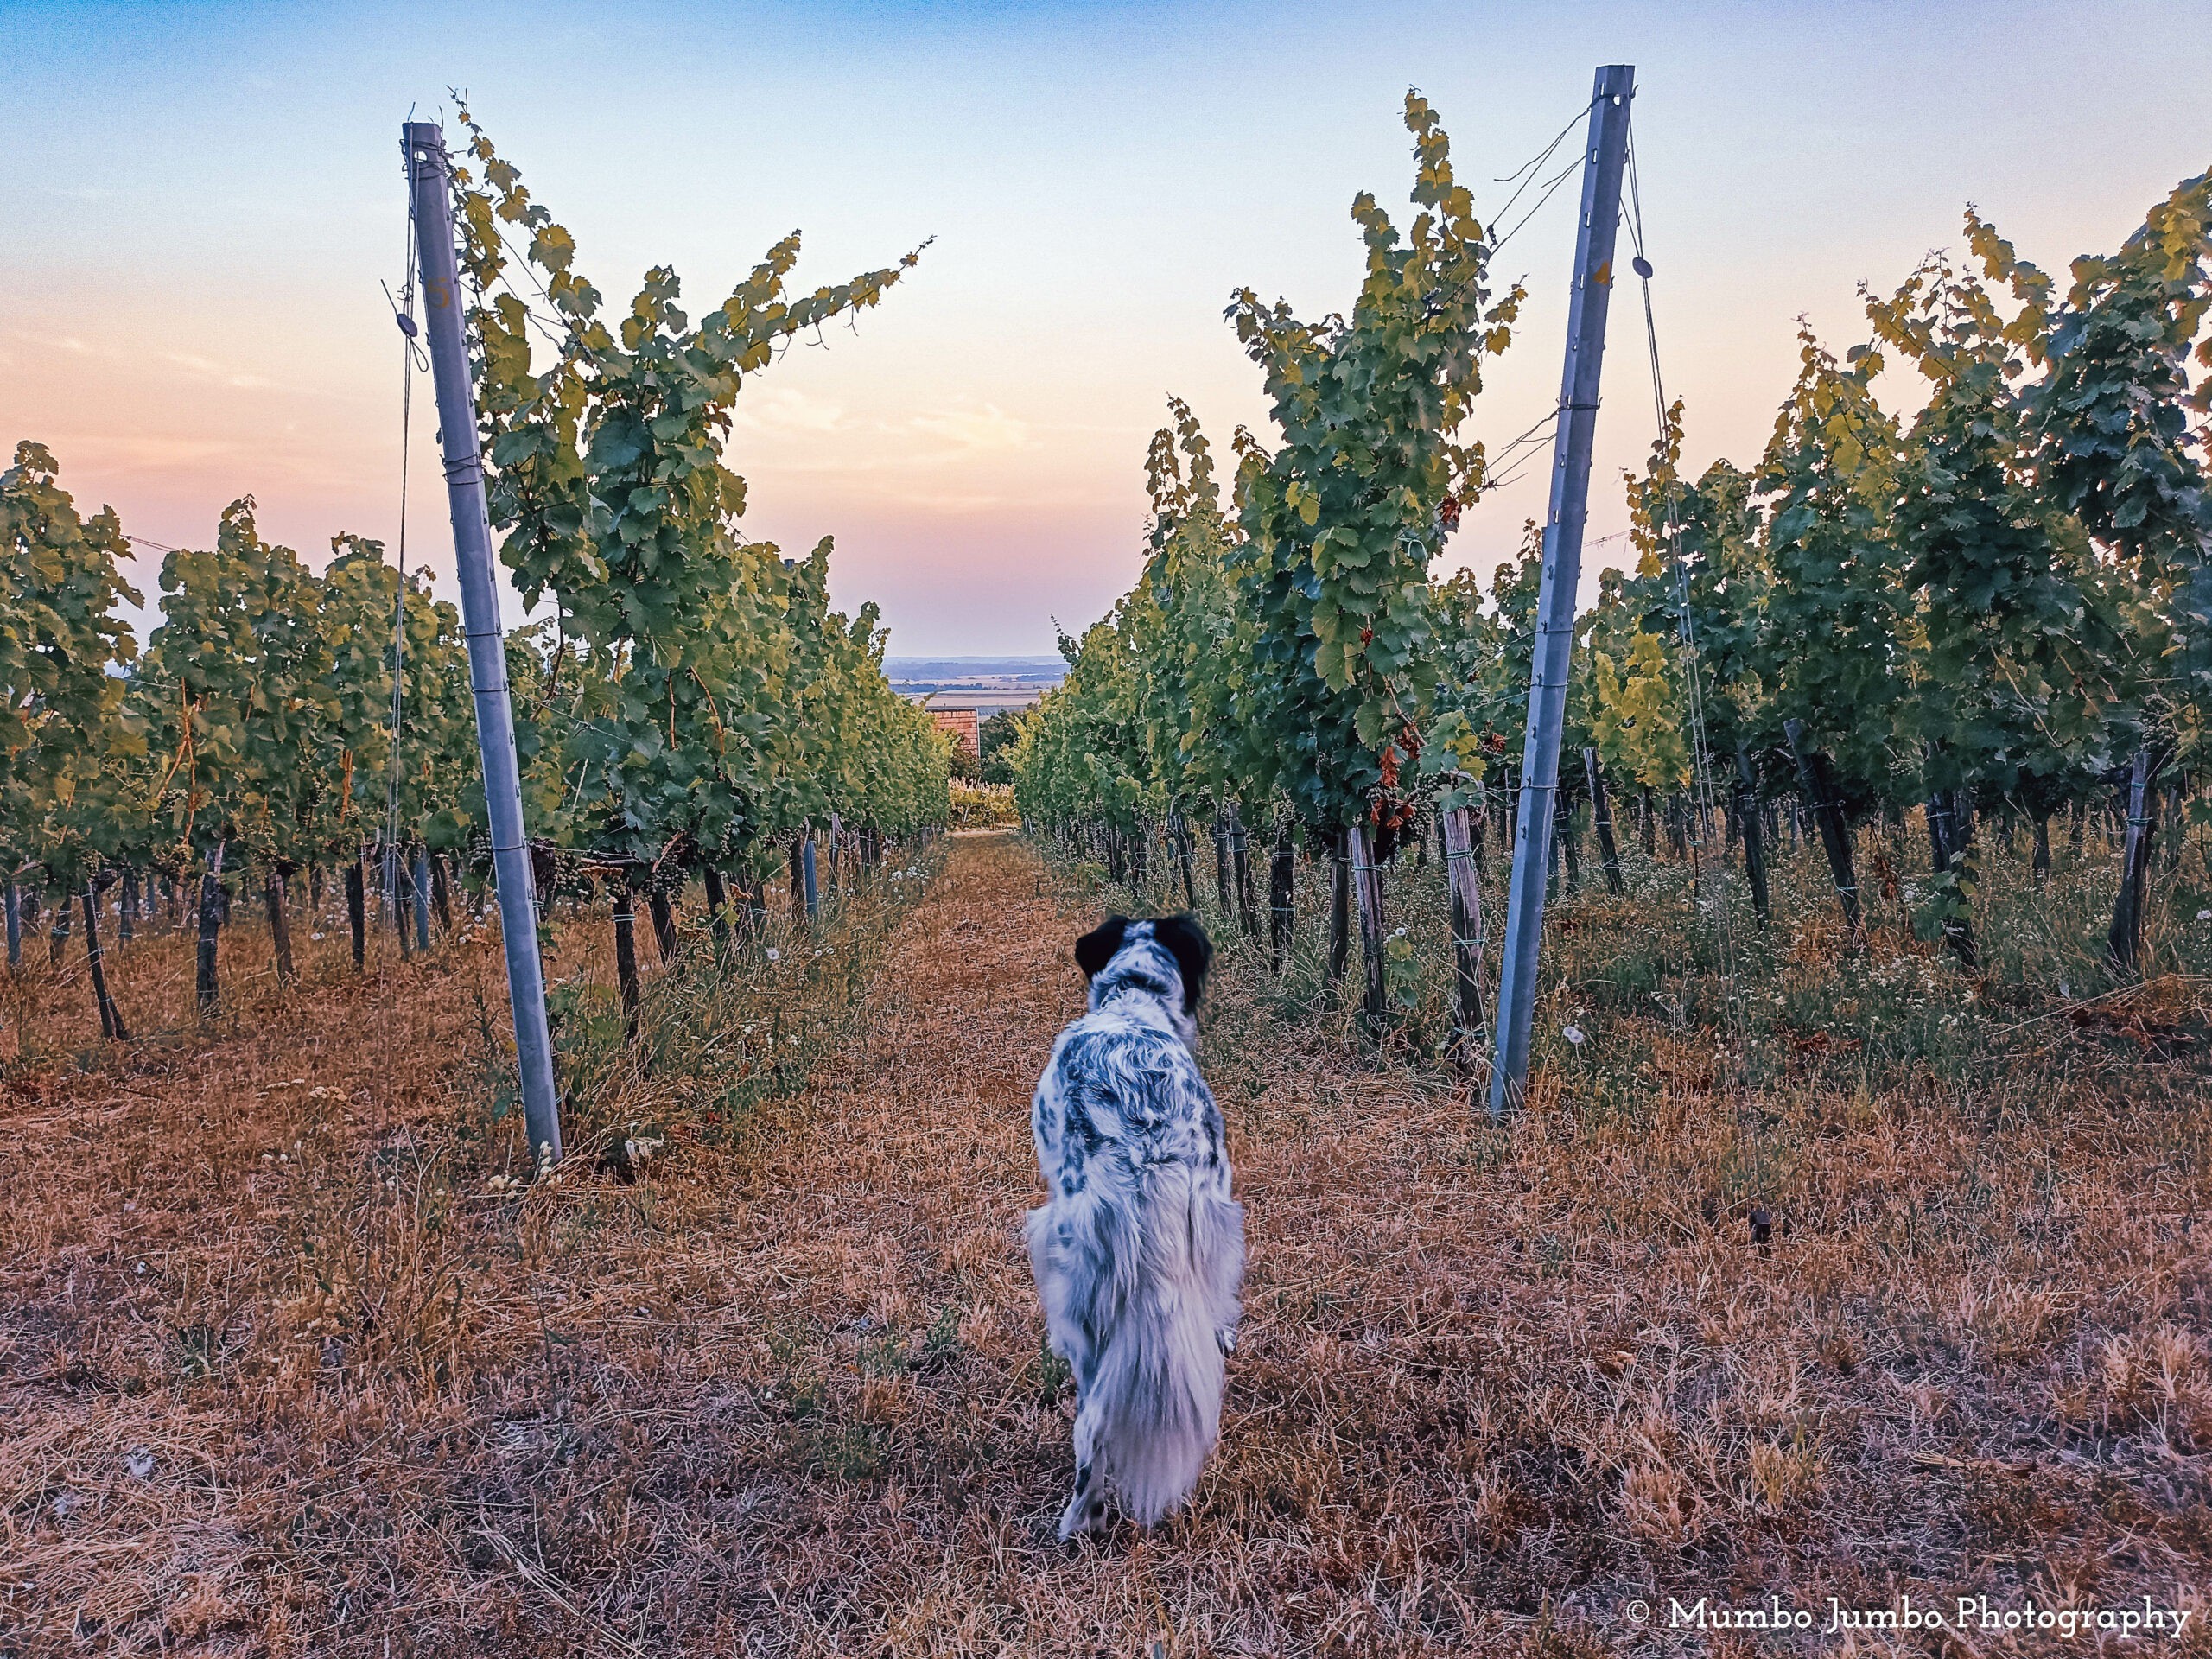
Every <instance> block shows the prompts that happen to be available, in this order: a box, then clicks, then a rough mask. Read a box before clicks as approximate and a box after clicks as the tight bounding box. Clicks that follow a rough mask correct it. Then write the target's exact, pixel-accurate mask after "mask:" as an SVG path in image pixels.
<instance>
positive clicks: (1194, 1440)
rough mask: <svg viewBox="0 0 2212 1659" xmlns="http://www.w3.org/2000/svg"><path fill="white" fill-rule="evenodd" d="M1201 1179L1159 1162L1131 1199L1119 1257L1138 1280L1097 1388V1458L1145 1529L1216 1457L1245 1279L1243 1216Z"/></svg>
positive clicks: (1129, 1278) (1111, 1334)
mask: <svg viewBox="0 0 2212 1659" xmlns="http://www.w3.org/2000/svg"><path fill="white" fill-rule="evenodd" d="M1193 1173H1194V1172H1193V1171H1192V1168H1191V1167H1190V1166H1188V1165H1186V1164H1184V1163H1180V1162H1173V1163H1164V1164H1154V1165H1152V1166H1149V1167H1147V1169H1146V1170H1145V1171H1144V1173H1142V1174H1141V1176H1140V1177H1139V1179H1138V1180H1137V1182H1136V1183H1135V1192H1130V1193H1128V1198H1132V1199H1134V1200H1135V1202H1134V1204H1133V1205H1131V1206H1130V1211H1126V1212H1124V1216H1123V1217H1122V1219H1123V1221H1124V1224H1125V1227H1126V1231H1125V1234H1124V1236H1123V1238H1122V1240H1120V1241H1117V1243H1119V1244H1120V1246H1121V1248H1120V1249H1117V1250H1116V1252H1115V1255H1116V1258H1117V1260H1118V1262H1119V1263H1123V1264H1128V1265H1131V1266H1134V1267H1135V1269H1136V1270H1135V1272H1124V1273H1122V1274H1116V1277H1117V1278H1119V1279H1120V1280H1121V1283H1120V1284H1119V1285H1117V1286H1116V1290H1117V1291H1118V1292H1119V1294H1118V1295H1117V1296H1116V1300H1118V1301H1119V1302H1120V1303H1121V1306H1120V1307H1119V1309H1118V1310H1117V1313H1118V1317H1117V1318H1115V1319H1112V1320H1111V1322H1110V1326H1109V1330H1108V1331H1107V1332H1104V1333H1103V1334H1104V1335H1105V1337H1106V1344H1105V1350H1104V1351H1103V1353H1102V1354H1100V1355H1099V1357H1098V1363H1097V1370H1096V1374H1095V1381H1094V1383H1093V1384H1092V1392H1093V1395H1094V1397H1095V1399H1096V1402H1097V1405H1098V1408H1099V1419H1100V1421H1099V1424H1098V1433H1097V1440H1096V1452H1097V1454H1098V1456H1099V1457H1100V1458H1101V1460H1102V1461H1103V1463H1104V1465H1105V1467H1106V1469H1107V1471H1108V1472H1109V1476H1110V1478H1111V1479H1112V1481H1113V1484H1114V1486H1115V1488H1116V1491H1118V1492H1119V1493H1120V1495H1121V1500H1122V1509H1123V1510H1124V1511H1125V1512H1126V1513H1127V1514H1128V1516H1130V1518H1131V1519H1133V1520H1135V1521H1137V1522H1140V1523H1141V1524H1143V1525H1145V1526H1150V1525H1151V1524H1152V1523H1153V1522H1155V1521H1157V1520H1159V1519H1160V1517H1161V1516H1164V1515H1166V1513H1167V1512H1168V1511H1169V1510H1173V1509H1174V1508H1175V1507H1176V1506H1177V1505H1178V1504H1179V1503H1182V1501H1183V1500H1184V1499H1185V1497H1189V1496H1190V1492H1191V1489H1192V1487H1193V1486H1195V1485H1196V1484H1198V1471H1200V1470H1201V1469H1203V1468H1204V1467H1205V1461H1206V1459H1207V1458H1208V1457H1209V1456H1210V1455H1211V1453H1212V1452H1213V1447H1214V1441H1215V1439H1216V1438H1217V1435H1218V1434H1219V1433H1220V1431H1221V1396H1222V1383H1223V1371H1222V1344H1223V1342H1224V1339H1225V1338H1227V1337H1228V1336H1229V1334H1230V1333H1231V1332H1234V1331H1235V1329H1236V1319H1237V1313H1238V1308H1237V1300H1236V1297H1237V1289H1238V1287H1239V1284H1240V1282H1241V1281H1242V1280H1243V1273H1244V1209H1243V1205H1239V1204H1236V1203H1233V1202H1231V1201H1230V1200H1229V1199H1226V1198H1217V1197H1215V1196H1214V1195H1213V1194H1212V1193H1211V1192H1203V1191H1201V1190H1199V1186H1198V1184H1197V1183H1195V1182H1194V1181H1193V1179H1192V1176H1193ZM1132 1223H1133V1224H1134V1225H1128V1224H1132ZM1129 1234H1134V1235H1135V1236H1128V1235H1129Z"/></svg>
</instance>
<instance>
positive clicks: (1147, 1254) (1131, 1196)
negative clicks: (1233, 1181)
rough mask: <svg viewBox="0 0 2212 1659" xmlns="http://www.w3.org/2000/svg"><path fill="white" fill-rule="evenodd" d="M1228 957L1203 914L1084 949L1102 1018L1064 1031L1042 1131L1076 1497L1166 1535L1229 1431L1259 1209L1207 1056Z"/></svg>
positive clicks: (1041, 1236)
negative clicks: (1207, 1014) (1239, 1326)
mask: <svg viewBox="0 0 2212 1659" xmlns="http://www.w3.org/2000/svg"><path fill="white" fill-rule="evenodd" d="M1212 957H1213V947H1212V945H1211V944H1209V943H1208V942H1207V939H1206V936H1205V930H1204V929H1203V928H1201V927H1200V926H1199V925H1198V923H1197V922H1196V921H1195V920H1193V919H1192V918H1191V917H1189V916H1168V917H1163V918H1160V919H1159V920H1157V921H1131V920H1130V919H1129V918H1128V917H1126V916H1109V917H1108V918H1106V921H1105V924H1104V925H1103V926H1101V927H1100V928H1099V929H1098V931H1096V932H1095V933H1086V934H1084V936H1083V937H1082V938H1080V939H1078V940H1077V941H1076V947H1075V958H1076V962H1077V965H1078V966H1080V967H1081V968H1082V969H1083V971H1084V976H1085V977H1086V978H1088V979H1089V980H1090V1012H1089V1013H1088V1014H1084V1017H1083V1018H1082V1019H1080V1020H1077V1021H1076V1022H1075V1023H1074V1024H1073V1025H1071V1026H1070V1027H1068V1028H1067V1029H1066V1030H1065V1031H1064V1032H1062V1033H1060V1038H1059V1041H1058V1042H1057V1043H1056V1044H1054V1045H1053V1046H1052V1061H1051V1063H1050V1064H1049V1065H1046V1068H1045V1075H1044V1076H1043V1077H1041V1078H1039V1080H1038V1084H1037V1098H1036V1102H1035V1104H1034V1108H1033V1113H1032V1116H1031V1124H1032V1127H1033V1128H1034V1130H1035V1132H1036V1136H1037V1163H1038V1167H1039V1169H1040V1170H1042V1171H1043V1173H1044V1176H1045V1184H1046V1186H1047V1187H1049V1188H1050V1189H1051V1192H1052V1197H1051V1198H1049V1199H1047V1200H1046V1203H1045V1205H1043V1207H1042V1208H1039V1209H1036V1210H1032V1211H1030V1212H1029V1215H1028V1219H1027V1224H1026V1225H1025V1227H1024V1229H1023V1230H1024V1232H1025V1234H1026V1235H1027V1238H1028V1241H1029V1260H1030V1263H1031V1265H1032V1266H1033V1267H1034V1268H1035V1269H1036V1273H1037V1293H1038V1295H1039V1298H1040V1299H1041V1300H1043V1302H1044V1304H1045V1331H1046V1340H1047V1341H1048V1342H1049V1343H1050V1344H1051V1345H1052V1351H1053V1352H1054V1353H1056V1354H1058V1355H1059V1356H1060V1357H1062V1358H1064V1359H1065V1360H1066V1361H1067V1362H1068V1364H1069V1365H1070V1366H1071V1368H1072V1369H1073V1370H1074V1372H1075V1383H1076V1420H1075V1493H1074V1496H1073V1497H1070V1498H1069V1499H1068V1507H1067V1511H1066V1513H1065V1514H1064V1515H1063V1516H1061V1517H1060V1536H1061V1537H1062V1538H1064V1539H1065V1538H1069V1537H1072V1536H1073V1535H1076V1534H1077V1533H1079V1532H1090V1531H1093V1530H1095V1529H1097V1528H1099V1527H1100V1526H1102V1525H1103V1523H1104V1521H1105V1516H1106V1492H1105V1488H1106V1486H1107V1485H1108V1484H1111V1485H1112V1487H1113V1489H1114V1491H1115V1492H1116V1495H1117V1496H1118V1497H1119V1498H1120V1500H1121V1505H1122V1509H1123V1510H1124V1511H1126V1512H1127V1513H1128V1515H1129V1516H1132V1517H1133V1518H1134V1519H1135V1520H1136V1521H1138V1522H1141V1523H1142V1524H1144V1525H1146V1526H1149V1525H1151V1524H1152V1523H1153V1522H1155V1521H1157V1520H1159V1519H1160V1516H1164V1515H1166V1513H1167V1512H1168V1511H1169V1510H1173V1508H1175V1506H1176V1505H1177V1504H1179V1503H1181V1502H1182V1501H1183V1500H1184V1499H1185V1497H1188V1496H1189V1495H1190V1491H1191V1488H1192V1486H1193V1485H1195V1484H1197V1482H1198V1471H1199V1470H1200V1469H1202V1468H1204V1467H1205V1461H1206V1459H1207V1457H1208V1455H1209V1454H1211V1452H1212V1451H1213V1446H1214V1440H1215V1438H1216V1436H1217V1434H1218V1433H1219V1432H1220V1427H1221V1397H1222V1388H1223V1382H1224V1376H1223V1364H1222V1357H1223V1356H1224V1355H1225V1354H1227V1353H1228V1352H1229V1351H1230V1350H1231V1349H1232V1348H1233V1347H1235V1345H1236V1320H1237V1317H1238V1313H1239V1308H1238V1306H1237V1300H1236V1297H1237V1289H1238V1287H1239V1285H1240V1284H1241V1282H1242V1281H1243V1276H1244V1210H1243V1205H1239V1204H1237V1203H1236V1202H1235V1201H1233V1200H1232V1199H1231V1198H1230V1196H1229V1182H1230V1168H1229V1151H1228V1147H1226V1145H1225V1144H1224V1140H1223V1135H1222V1122H1221V1111H1220V1109H1219V1108H1217V1106H1216V1105H1215V1104H1214V1099H1213V1095H1212V1093H1211V1090H1208V1089H1207V1088H1206V1085H1205V1078H1203V1077H1200V1076H1199V1075H1198V1060H1197V1058H1196V1057H1195V1055H1194V1054H1193V1053H1192V1047H1193V1045H1194V1044H1195V1043H1196V1041H1197V1039H1198V1027H1197V1026H1196V1025H1195V1024H1194V1023H1193V1021H1192V1014H1194V1013H1195V1012H1196V1010H1197V1008H1198V995H1199V993H1200V991H1201V990H1202V989H1203V988H1205V973H1206V967H1207V964H1208V963H1210V962H1211V960H1212Z"/></svg>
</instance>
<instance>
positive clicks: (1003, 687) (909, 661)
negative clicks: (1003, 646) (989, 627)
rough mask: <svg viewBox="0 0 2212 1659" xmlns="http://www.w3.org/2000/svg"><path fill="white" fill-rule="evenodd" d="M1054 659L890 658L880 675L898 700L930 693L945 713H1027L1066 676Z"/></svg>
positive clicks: (1065, 666)
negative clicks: (1016, 710)
mask: <svg viewBox="0 0 2212 1659" xmlns="http://www.w3.org/2000/svg"><path fill="white" fill-rule="evenodd" d="M1067 671H1068V665H1067V664H1065V662H1063V661H1061V660H1060V658H1058V657H890V658H885V659H884V664H883V672H884V675H885V677H887V679H889V680H890V682H891V685H892V689H893V690H896V691H897V692H899V694H900V695H901V696H909V697H921V696H931V695H934V696H935V697H936V699H937V701H938V703H939V704H940V705H941V706H943V707H945V708H951V709H983V710H985V711H987V712H989V711H995V710H997V709H1027V707H1028V706H1029V705H1030V704H1031V703H1033V702H1036V701H1037V699H1038V698H1039V697H1041V696H1044V695H1045V693H1046V692H1047V691H1049V690H1052V687H1054V686H1056V685H1058V683H1060V682H1061V680H1063V679H1064V678H1065V677H1066V676H1067Z"/></svg>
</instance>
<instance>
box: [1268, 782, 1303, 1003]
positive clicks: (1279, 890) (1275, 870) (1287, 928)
mask: <svg viewBox="0 0 2212 1659" xmlns="http://www.w3.org/2000/svg"><path fill="white" fill-rule="evenodd" d="M1294 823H1295V820H1294V819H1293V818H1292V817H1290V815H1289V814H1288V813H1285V814H1284V815H1283V818H1282V822H1281V825H1280V826H1278V828H1277V829H1276V830H1275V849H1274V856H1273V857H1272V858H1270V859H1269V860H1268V966H1269V968H1270V969H1272V970H1273V971H1274V972H1275V973H1278V974H1279V973H1281V971H1282V959H1283V957H1284V956H1285V954H1286V953H1287V951H1288V950H1289V949H1290V936H1291V929H1292V925H1293V924H1294V922H1295V921H1296V919H1297V909H1296V893H1295V889H1294V887H1293V886H1292V883H1293V882H1294V880H1295V879H1296V873H1297V865H1298V858H1297V854H1296V852H1295V850H1294V849H1293V848H1292V846H1291V844H1290V837H1291V829H1292V826H1293V824H1294Z"/></svg>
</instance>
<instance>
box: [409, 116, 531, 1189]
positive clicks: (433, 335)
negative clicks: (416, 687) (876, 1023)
mask: <svg viewBox="0 0 2212 1659" xmlns="http://www.w3.org/2000/svg"><path fill="white" fill-rule="evenodd" d="M400 141H401V148H402V149H404V152H405V154H406V156H407V177H408V186H409V188H410V190H411V191H412V193H413V195H414V203H413V206H414V216H415V236H416V248H417V250H418V251H419V257H420V259H421V262H422V283H423V302H424V303H423V313H424V318H425V321H426V323H427V325H428V327H427V332H428V333H429V346H430V367H431V371H432V373H433V376H434V378H435V381H436V384H437V391H438V428H439V431H438V437H439V444H440V448H442V451H443V453H444V457H445V473H446V496H447V501H448V505H449V506H450V508H451V510H452V513H453V544H454V563H455V565H456V566H457V568H458V573H459V575H460V579H461V620H462V626H463V628H464V629H465V630H466V632H467V635H468V679H469V688H470V690H472V691H473V692H474V694H475V700H476V741H477V747H478V748H479V750H480V752H481V753H482V755H483V760H484V802H485V806H486V810H487V812H488V813H489V815H490V817H491V820H492V858H493V869H494V872H495V874H496V876H497V880H498V884H499V931H500V932H501V933H502V935H504V937H505V944H506V953H507V995H508V998H509V1001H511V1003H512V1007H513V1009H514V1020H515V1057H516V1059H517V1061H518V1063H519V1065H520V1069H521V1072H522V1103H523V1121H524V1126H525V1128H527V1130H528V1133H529V1135H530V1151H531V1160H532V1161H533V1163H535V1164H536V1165H537V1166H539V1167H541V1168H542V1167H544V1166H547V1165H550V1164H552V1163H556V1162H558V1161H559V1160H560V1157H561V1119H560V1106H559V1103H558V1101H557V1100H556V1097H555V1096H554V1092H553V1046H552V1043H551V1042H550V1040H549V1039H548V1037H547V1034H546V1029H545V970H544V966H543V963H541V962H540V961H539V960H538V955H537V884H536V882H535V881H534V880H533V879H532V877H531V868H530V847H529V843H528V841H527V839H526V837H525V836H524V831H523V821H522V783H521V779H520V776H519V774H518V770H517V767H516V764H515V728H514V712H513V710H512V708H511V707H510V706H509V704H508V701H507V642H506V636H505V633H504V632H502V631H501V628H500V626H499V584H498V581H497V578H496V576H495V574H494V570H493V562H492V526H491V521H490V519H489V518H487V516H486V510H485V505H484V464H483V458H482V456H481V454H480V453H479V451H478V448H477V440H476V398H475V394H474V388H473V387H472V385H471V384H470V380H469V372H468V346H467V340H466V338H465V337H464V335H463V334H462V320H461V276H460V270H459V267H458V264H457V263H456V261H455V259H454V245H453V195H452V188H451V183H450V179H451V165H452V164H451V162H450V160H449V158H448V156H447V155H446V145H445V134H444V132H443V130H442V129H440V128H439V127H438V126H436V125H435V124H433V123H430V122H427V121H410V122H408V123H406V124H404V126H403V127H402V128H401V129H400ZM403 925H404V924H403Z"/></svg>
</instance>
